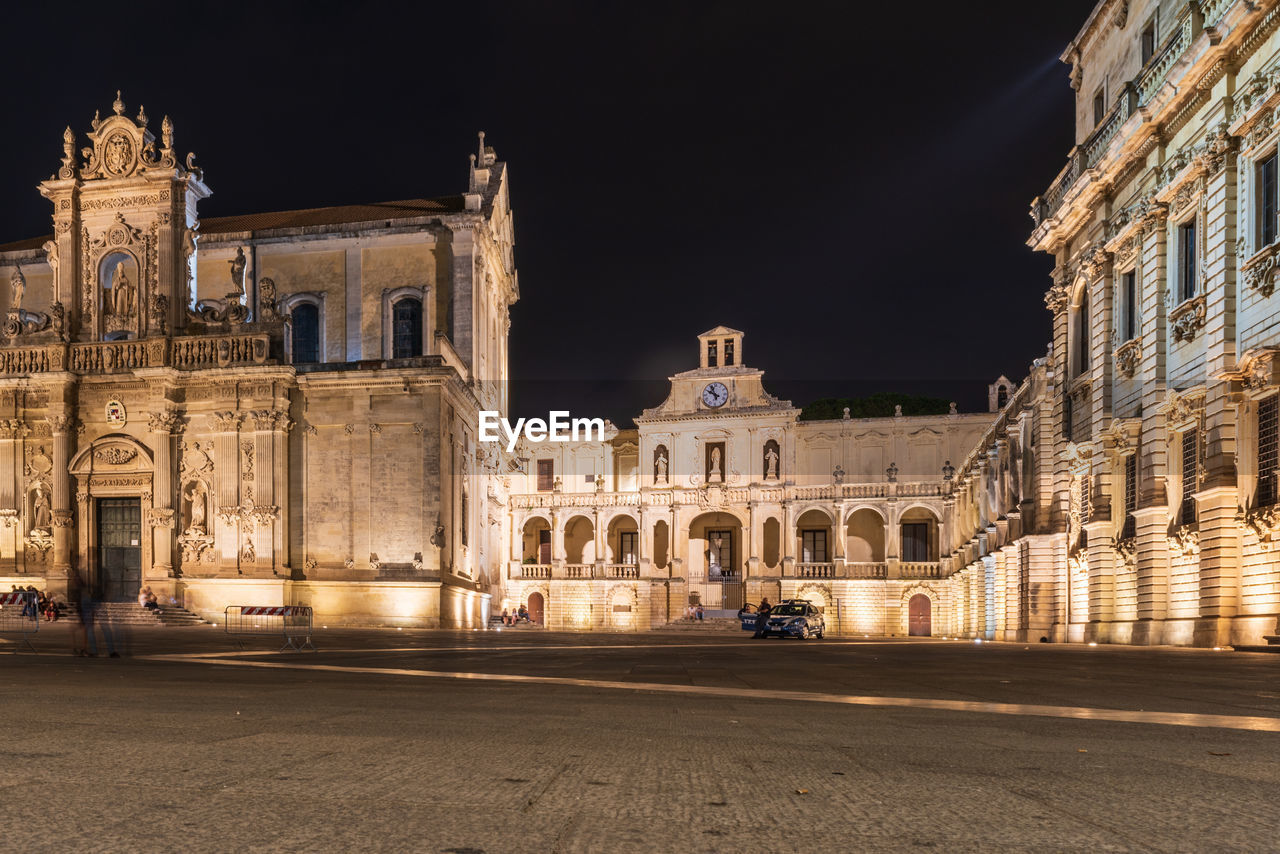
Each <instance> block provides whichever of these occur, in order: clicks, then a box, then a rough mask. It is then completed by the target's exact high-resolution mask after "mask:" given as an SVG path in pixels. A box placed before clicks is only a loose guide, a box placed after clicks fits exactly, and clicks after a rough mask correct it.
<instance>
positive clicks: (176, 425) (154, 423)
mask: <svg viewBox="0 0 1280 854" xmlns="http://www.w3.org/2000/svg"><path fill="white" fill-rule="evenodd" d="M147 429H149V430H150V431H151V432H152V433H178V432H181V430H182V416H180V415H179V414H178V413H176V412H173V411H164V412H152V413H150V414H149V415H148V416H147Z"/></svg>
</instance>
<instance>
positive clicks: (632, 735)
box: [0, 626, 1280, 854]
mask: <svg viewBox="0 0 1280 854" xmlns="http://www.w3.org/2000/svg"><path fill="white" fill-rule="evenodd" d="M317 644H318V645H319V647H320V652H318V653H309V652H308V653H283V654H276V653H274V652H265V651H262V650H261V649H256V650H255V649H250V650H248V651H247V652H244V653H241V652H239V651H238V650H237V647H236V645H235V644H233V643H231V642H229V641H228V640H227V639H226V638H225V637H224V636H223V635H222V634H221V633H220V632H219V630H217V629H213V628H210V627H203V628H189V629H166V630H152V629H148V630H138V631H135V632H134V633H133V634H132V636H131V637H129V638H122V639H121V647H122V649H123V650H124V651H125V652H126V655H125V656H124V657H123V658H121V659H118V660H117V659H110V658H97V659H83V658H73V657H72V656H70V655H69V654H68V650H69V640H68V639H67V636H66V635H65V632H64V629H63V628H62V627H57V626H55V627H53V628H52V629H50V628H49V627H44V628H42V631H41V633H40V636H39V637H38V639H37V640H36V646H37V647H38V648H39V649H41V653H40V654H38V655H30V654H23V655H8V654H4V653H3V652H0V699H2V703H3V705H0V709H3V721H4V723H3V733H4V737H3V743H2V745H0V787H3V788H2V789H0V801H3V803H4V804H5V805H6V808H5V810H4V812H3V818H0V834H2V836H0V838H3V839H4V840H5V841H4V847H5V848H6V849H8V850H22V849H29V848H35V847H37V846H39V847H45V846H48V845H49V844H51V842H56V843H57V844H58V845H60V846H62V847H69V848H71V849H73V850H103V851H118V850H124V849H139V850H172V849H175V848H183V849H194V848H204V849H213V850H224V849H233V848H234V849H237V850H244V851H275V850H286V849H287V850H293V851H327V850H348V849H361V850H386V851H407V850H412V851H427V852H451V854H461V852H489V854H496V853H497V852H523V851H530V852H542V851H548V852H551V851H556V852H577V851H581V852H606V851H664V852H665V851H693V852H702V851H707V852H734V854H739V852H766V851H805V852H808V851H814V850H818V851H863V850H870V851H909V850H919V849H930V850H941V851H971V850H972V851H976V850H983V851H991V850H1000V851H1031V850H1035V851H1150V850H1155V851H1206V850H1213V851H1232V850H1238V851H1258V850H1276V849H1277V847H1278V846H1280V843H1278V842H1277V840H1276V828H1277V827H1280V806H1277V799H1276V798H1275V797H1274V793H1275V791H1276V786H1277V782H1280V762H1278V761H1277V760H1280V732H1277V731H1276V730H1277V729H1280V683H1278V682H1277V676H1280V656H1273V655H1266V654H1247V653H1231V652H1212V651H1203V650H1177V649H1133V648H1124V647H1116V648H1111V647H1097V648H1089V647H1081V646H1057V645H1054V646H1046V645H1023V644H998V643H995V644H993V643H987V644H974V643H961V642H942V641H902V640H897V641H876V640H874V639H872V640H865V641H856V642H855V641H842V640H832V639H828V640H826V641H810V642H801V641H782V640H767V641H751V640H749V639H748V638H746V637H738V636H734V635H721V634H714V635H713V634H707V635H698V634H696V633H684V634H679V635H676V634H670V635H662V634H658V633H650V634H642V635H641V634H636V635H582V634H557V633H545V632H539V631H533V630H515V631H502V632H495V631H491V632H471V633H458V632H420V631H382V630H368V631H355V630H349V631H333V632H327V631H322V632H320V633H318V636H317ZM262 646H265V644H262ZM5 648H6V647H5V646H2V645H0V650H3V649H5ZM9 648H11V645H9ZM424 674H426V675H424Z"/></svg>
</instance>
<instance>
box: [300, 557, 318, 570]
mask: <svg viewBox="0 0 1280 854" xmlns="http://www.w3.org/2000/svg"><path fill="white" fill-rule="evenodd" d="M319 565H320V564H319V563H318V562H317V561H316V559H315V558H313V557H309V558H307V559H306V560H304V561H303V562H302V568H303V569H304V570H306V571H307V572H315V571H316V567H317V566H319Z"/></svg>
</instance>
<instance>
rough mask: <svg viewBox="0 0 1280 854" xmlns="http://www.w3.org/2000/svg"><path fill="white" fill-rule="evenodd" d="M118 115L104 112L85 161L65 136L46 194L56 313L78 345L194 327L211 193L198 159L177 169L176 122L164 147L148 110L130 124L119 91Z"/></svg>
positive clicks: (165, 128)
mask: <svg viewBox="0 0 1280 854" xmlns="http://www.w3.org/2000/svg"><path fill="white" fill-rule="evenodd" d="M112 112H113V115H110V116H108V117H107V118H105V119H103V118H100V117H99V116H98V114H96V113H95V115H94V117H93V121H92V122H91V129H90V130H89V132H88V138H89V142H90V145H89V146H87V147H85V148H83V149H81V151H80V152H79V156H77V153H76V137H75V133H74V132H73V131H72V130H71V128H70V127H68V128H67V129H66V131H64V132H63V135H62V152H63V155H62V165H61V167H60V168H59V169H58V172H57V174H56V175H51V176H50V177H49V180H47V181H44V182H42V183H41V184H40V187H39V189H40V193H41V195H43V196H44V197H45V198H47V199H49V201H50V202H52V203H53V240H52V241H50V242H49V243H47V244H46V245H45V250H46V252H47V253H48V258H49V265H50V267H52V269H53V279H54V284H53V294H54V297H53V299H54V303H55V306H54V312H55V313H64V314H65V318H66V321H65V329H66V332H65V333H64V334H65V335H66V336H67V337H69V338H70V340H73V341H103V340H119V339H141V338H148V337H154V336H163V335H171V334H174V333H175V332H178V331H180V330H182V329H183V328H184V327H185V326H186V324H187V321H188V313H187V307H188V306H189V304H190V293H191V287H192V278H193V271H194V266H193V256H194V254H195V251H196V241H197V238H198V234H197V230H198V228H199V220H198V218H197V216H196V205H197V203H198V202H199V201H200V200H201V199H203V198H205V197H207V196H208V195H209V193H210V191H209V188H208V187H207V186H206V185H205V183H204V174H203V172H202V171H201V170H200V169H198V168H196V166H195V165H194V159H195V155H193V154H188V155H187V157H186V160H185V162H184V163H182V164H180V163H179V162H178V158H177V154H176V153H175V150H174V147H173V123H172V122H171V121H170V120H169V117H168V116H165V117H164V119H163V120H162V121H161V122H160V140H159V147H158V148H157V142H156V138H155V135H154V134H153V133H152V132H151V130H150V129H149V128H148V123H149V120H148V118H147V114H146V110H145V109H142V108H141V107H140V108H139V110H138V115H137V117H136V118H130V117H129V116H127V115H125V105H124V101H122V100H121V98H120V93H119V92H117V93H116V100H115V103H114V104H112Z"/></svg>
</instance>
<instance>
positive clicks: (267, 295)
mask: <svg viewBox="0 0 1280 854" xmlns="http://www.w3.org/2000/svg"><path fill="white" fill-rule="evenodd" d="M276 299H277V297H276V283H275V281H274V280H273V279H270V278H267V277H265V276H264V277H263V278H261V279H259V280H258V320H260V321H262V322H264V323H273V322H275V321H277V320H280V312H279V311H277V310H276Z"/></svg>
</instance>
